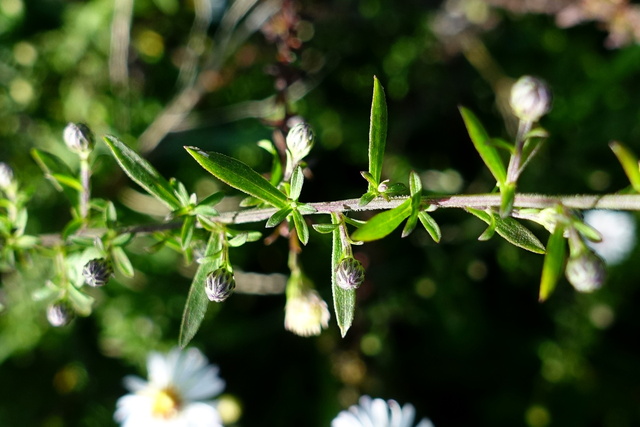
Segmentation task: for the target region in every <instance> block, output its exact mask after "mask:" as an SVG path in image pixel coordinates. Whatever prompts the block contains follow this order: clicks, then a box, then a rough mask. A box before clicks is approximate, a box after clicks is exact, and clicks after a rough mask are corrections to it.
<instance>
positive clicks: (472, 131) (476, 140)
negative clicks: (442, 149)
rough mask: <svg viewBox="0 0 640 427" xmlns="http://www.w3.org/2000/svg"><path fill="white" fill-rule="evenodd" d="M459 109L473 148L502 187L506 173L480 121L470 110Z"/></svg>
mask: <svg viewBox="0 0 640 427" xmlns="http://www.w3.org/2000/svg"><path fill="white" fill-rule="evenodd" d="M459 109H460V114H462V119H463V120H464V124H465V126H466V127H467V132H468V133H469V137H471V141H472V142H473V145H474V147H475V148H476V150H477V151H478V154H480V157H481V158H482V160H483V161H484V163H485V165H487V167H488V168H489V170H490V171H491V174H492V175H493V177H494V178H495V179H496V181H497V182H498V184H499V185H500V186H502V184H504V182H505V181H506V180H507V171H506V169H505V166H504V163H503V162H502V159H501V158H500V155H499V154H498V150H497V149H496V147H495V146H494V144H492V142H491V138H489V135H488V134H487V131H486V130H485V129H484V127H483V126H482V123H480V120H478V118H477V117H476V116H475V115H474V114H473V113H472V112H471V111H470V110H468V109H466V108H464V107H459Z"/></svg>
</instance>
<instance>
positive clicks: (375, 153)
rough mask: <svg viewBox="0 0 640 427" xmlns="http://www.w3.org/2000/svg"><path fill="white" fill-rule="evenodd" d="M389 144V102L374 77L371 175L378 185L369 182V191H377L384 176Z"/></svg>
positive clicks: (370, 126) (370, 127)
mask: <svg viewBox="0 0 640 427" xmlns="http://www.w3.org/2000/svg"><path fill="white" fill-rule="evenodd" d="M386 143H387V101H386V99H385V96H384V88H383V87H382V85H381V84H380V80H378V78H377V77H375V76H374V77H373V100H372V102H371V119H370V124H369V173H370V174H371V178H372V179H373V181H374V182H375V183H376V184H375V185H374V184H372V183H371V182H369V191H376V190H377V188H376V186H377V184H378V183H380V177H381V175H382V161H383V160H384V148H385V145H386Z"/></svg>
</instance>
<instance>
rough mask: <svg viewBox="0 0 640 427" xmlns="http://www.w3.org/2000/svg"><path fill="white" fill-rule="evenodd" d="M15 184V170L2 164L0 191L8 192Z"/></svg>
mask: <svg viewBox="0 0 640 427" xmlns="http://www.w3.org/2000/svg"><path fill="white" fill-rule="evenodd" d="M12 184H13V169H11V166H9V165H8V164H6V163H0V189H2V190H7V189H8V188H9V187H11V185H12Z"/></svg>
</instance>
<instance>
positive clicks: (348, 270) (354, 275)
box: [336, 257, 364, 290]
mask: <svg viewBox="0 0 640 427" xmlns="http://www.w3.org/2000/svg"><path fill="white" fill-rule="evenodd" d="M336 282H337V283H338V286H340V287H341V288H342V289H345V290H351V289H358V288H359V287H360V285H361V284H362V282H364V267H363V266H362V264H361V263H360V261H358V260H357V259H355V258H354V257H346V258H343V259H342V261H340V263H338V268H337V269H336Z"/></svg>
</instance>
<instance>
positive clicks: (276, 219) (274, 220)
mask: <svg viewBox="0 0 640 427" xmlns="http://www.w3.org/2000/svg"><path fill="white" fill-rule="evenodd" d="M292 210H293V209H292V208H291V207H289V206H287V207H285V208H282V209H280V210H279V211H276V213H274V214H273V215H271V216H270V217H269V219H268V220H267V223H266V224H265V227H267V228H271V227H275V226H276V225H278V224H280V223H281V222H282V221H284V220H285V219H286V218H287V217H288V216H289V214H290V213H291V211H292Z"/></svg>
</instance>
